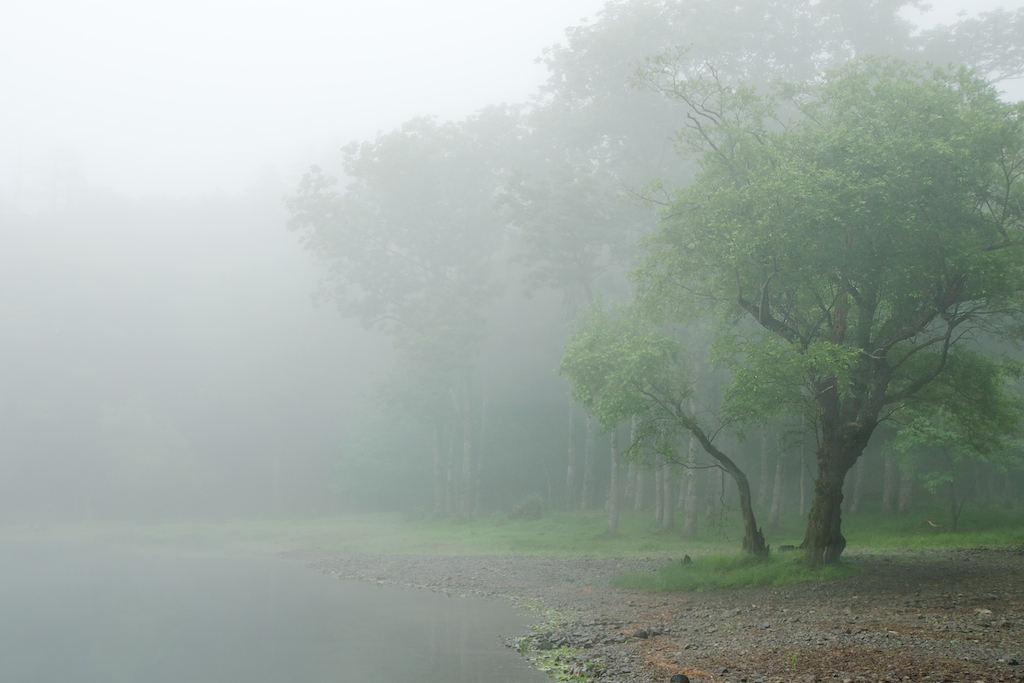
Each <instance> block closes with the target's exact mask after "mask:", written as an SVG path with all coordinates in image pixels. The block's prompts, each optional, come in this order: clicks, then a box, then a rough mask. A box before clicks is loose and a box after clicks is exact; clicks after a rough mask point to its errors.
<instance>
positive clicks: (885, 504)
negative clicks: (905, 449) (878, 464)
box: [882, 448, 900, 515]
mask: <svg viewBox="0 0 1024 683" xmlns="http://www.w3.org/2000/svg"><path fill="white" fill-rule="evenodd" d="M899 482H900V468H899V464H898V463H897V462H896V453H895V452H894V451H893V450H892V449H891V448H890V449H886V451H885V478H884V479H883V482H882V514H883V515H895V514H896V505H897V502H898V496H899Z"/></svg>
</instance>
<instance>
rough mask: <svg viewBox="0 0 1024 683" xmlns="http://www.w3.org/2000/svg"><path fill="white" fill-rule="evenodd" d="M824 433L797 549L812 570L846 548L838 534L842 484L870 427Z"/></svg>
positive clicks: (864, 441) (836, 558)
mask: <svg viewBox="0 0 1024 683" xmlns="http://www.w3.org/2000/svg"><path fill="white" fill-rule="evenodd" d="M851 427H852V426H851V425H846V426H844V427H839V428H833V429H830V430H828V431H825V430H823V431H824V434H823V436H822V440H821V446H820V447H819V448H818V478H817V480H816V481H815V482H814V500H813V501H812V502H811V513H810V515H808V518H807V532H806V534H805V535H804V542H803V544H802V546H801V547H803V549H804V553H805V557H804V560H805V562H807V564H808V565H810V566H812V567H819V566H821V565H823V564H835V563H837V562H839V557H840V556H841V555H842V554H843V550H844V549H845V548H846V538H844V537H843V534H842V531H841V522H842V505H843V482H844V480H845V479H846V473H847V472H849V471H850V468H852V467H853V465H854V463H856V462H857V458H858V457H859V456H860V454H861V453H862V452H863V451H864V447H865V446H866V445H867V441H868V439H869V438H870V436H871V431H872V429H873V428H874V425H871V427H870V428H864V427H861V426H859V425H857V426H856V427H855V428H851Z"/></svg>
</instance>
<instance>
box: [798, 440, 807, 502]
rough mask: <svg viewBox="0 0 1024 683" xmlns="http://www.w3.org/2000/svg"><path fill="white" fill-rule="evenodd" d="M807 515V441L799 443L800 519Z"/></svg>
mask: <svg viewBox="0 0 1024 683" xmlns="http://www.w3.org/2000/svg"><path fill="white" fill-rule="evenodd" d="M806 515H807V440H806V438H805V439H804V441H802V442H801V443H800V519H803V518H804V517H805V516H806Z"/></svg>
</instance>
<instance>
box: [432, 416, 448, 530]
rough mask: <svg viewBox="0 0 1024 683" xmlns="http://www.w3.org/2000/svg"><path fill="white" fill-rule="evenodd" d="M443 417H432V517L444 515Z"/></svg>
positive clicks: (437, 517)
mask: <svg viewBox="0 0 1024 683" xmlns="http://www.w3.org/2000/svg"><path fill="white" fill-rule="evenodd" d="M445 450H446V449H445V430H444V419H443V418H440V417H439V418H435V419H434V518H435V519H440V518H441V517H443V516H444V459H445V455H446V452H445Z"/></svg>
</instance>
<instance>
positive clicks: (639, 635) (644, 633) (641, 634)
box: [633, 629, 650, 640]
mask: <svg viewBox="0 0 1024 683" xmlns="http://www.w3.org/2000/svg"><path fill="white" fill-rule="evenodd" d="M648 635H650V634H649V633H647V631H645V630H644V629H640V630H638V631H634V632H633V637H634V638H640V639H641V640H642V639H645V638H647V636H648Z"/></svg>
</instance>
